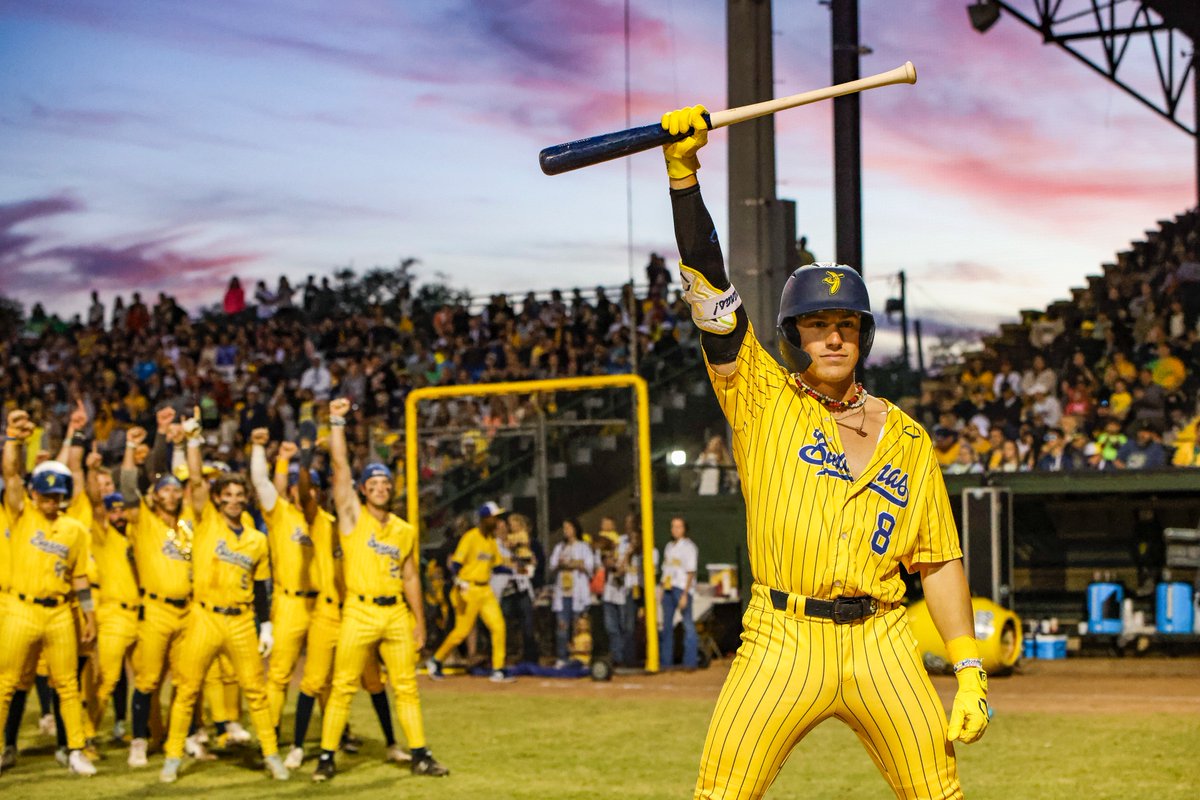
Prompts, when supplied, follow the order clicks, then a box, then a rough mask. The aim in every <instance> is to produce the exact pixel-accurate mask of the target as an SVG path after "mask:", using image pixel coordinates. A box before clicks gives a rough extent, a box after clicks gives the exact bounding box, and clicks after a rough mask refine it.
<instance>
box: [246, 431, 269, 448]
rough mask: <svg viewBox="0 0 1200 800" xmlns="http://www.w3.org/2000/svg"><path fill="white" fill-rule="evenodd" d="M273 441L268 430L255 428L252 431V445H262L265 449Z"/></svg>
mask: <svg viewBox="0 0 1200 800" xmlns="http://www.w3.org/2000/svg"><path fill="white" fill-rule="evenodd" d="M270 441H271V432H270V431H268V430H267V429H266V428H255V429H254V430H252V431H250V444H260V445H262V446H263V447H266V446H267V443H268V442H270Z"/></svg>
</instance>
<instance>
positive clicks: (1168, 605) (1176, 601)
mask: <svg viewBox="0 0 1200 800" xmlns="http://www.w3.org/2000/svg"><path fill="white" fill-rule="evenodd" d="M1157 600H1158V603H1157V606H1156V610H1155V617H1156V621H1157V623H1158V632H1159V633H1191V632H1192V621H1193V620H1192V617H1193V613H1194V612H1193V609H1192V586H1191V584H1189V583H1180V582H1174V583H1160V584H1159V585H1158V597H1157Z"/></svg>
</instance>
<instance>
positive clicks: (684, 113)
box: [662, 106, 708, 180]
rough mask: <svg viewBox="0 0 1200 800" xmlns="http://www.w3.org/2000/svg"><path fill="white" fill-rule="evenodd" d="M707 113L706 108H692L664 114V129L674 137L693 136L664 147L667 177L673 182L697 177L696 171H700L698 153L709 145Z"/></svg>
mask: <svg viewBox="0 0 1200 800" xmlns="http://www.w3.org/2000/svg"><path fill="white" fill-rule="evenodd" d="M706 112H707V109H705V108H704V106H692V107H691V108H681V109H678V110H676V111H668V112H667V113H666V114H663V116H662V126H663V129H664V130H666V131H668V132H669V133H670V134H671V135H672V136H677V135H679V134H680V133H683V132H685V131H689V130H690V131H692V135H691V136H688V137H687V138H684V139H680V140H679V141H678V142H670V143H669V144H664V145H663V154H664V155H665V156H666V158H667V175H669V176H670V177H671V179H672V180H682V179H683V178H686V177H688V176H689V175H695V174H696V170H698V169H700V159H698V158H696V151H698V150H699V149H700V148H701V147H704V145H706V144H708V123H707V122H705V121H704V114H705V113H706Z"/></svg>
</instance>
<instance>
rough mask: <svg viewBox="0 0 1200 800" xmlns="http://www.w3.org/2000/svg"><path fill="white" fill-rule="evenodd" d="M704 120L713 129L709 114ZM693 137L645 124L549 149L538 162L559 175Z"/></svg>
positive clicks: (543, 168) (550, 173) (660, 126)
mask: <svg viewBox="0 0 1200 800" xmlns="http://www.w3.org/2000/svg"><path fill="white" fill-rule="evenodd" d="M704 121H705V122H706V123H708V125H709V127H710V128H711V127H712V121H711V120H710V119H709V117H708V114H705V115H704ZM691 134H692V132H691V131H690V130H689V131H685V132H683V133H680V134H678V135H676V136H672V135H671V134H669V133H668V132H667V131H666V130H664V129H663V127H662V125H660V124H658V123H655V124H654V125H643V126H642V127H640V128H630V129H628V130H624V131H617V132H615V133H604V134H601V135H600V136H592V137H589V138H587V139H577V140H575V141H574V142H567V143H565V144H556V145H553V146H552V147H547V148H546V149H544V150H542V152H541V153H540V154H539V155H538V163H540V164H541V165H542V172H544V173H546V174H547V175H558V174H560V173H563V172H570V171H571V170H573V169H579V168H580V167H588V166H591V165H592V164H599V163H601V162H603V161H611V160H613V159H614V158H621V157H622V156H628V155H632V154H634V153H640V152H642V151H643V150H650V149H653V148H655V147H660V146H662V145H664V144H667V143H668V142H677V141H679V140H680V139H686V138H687V137H688V136H690V135H691Z"/></svg>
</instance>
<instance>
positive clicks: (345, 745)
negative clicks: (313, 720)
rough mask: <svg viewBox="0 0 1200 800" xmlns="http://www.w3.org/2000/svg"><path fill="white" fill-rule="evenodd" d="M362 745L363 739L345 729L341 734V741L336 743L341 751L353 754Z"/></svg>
mask: <svg viewBox="0 0 1200 800" xmlns="http://www.w3.org/2000/svg"><path fill="white" fill-rule="evenodd" d="M362 745H363V740H362V739H361V738H360V737H358V736H355V735H354V734H352V733H350V732H349V731H346V733H344V734H342V741H341V742H340V743H339V744H338V747H339V748H341V751H342V752H343V753H350V754H351V755H354V754H355V753H357V752H358V751H359V750H362Z"/></svg>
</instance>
